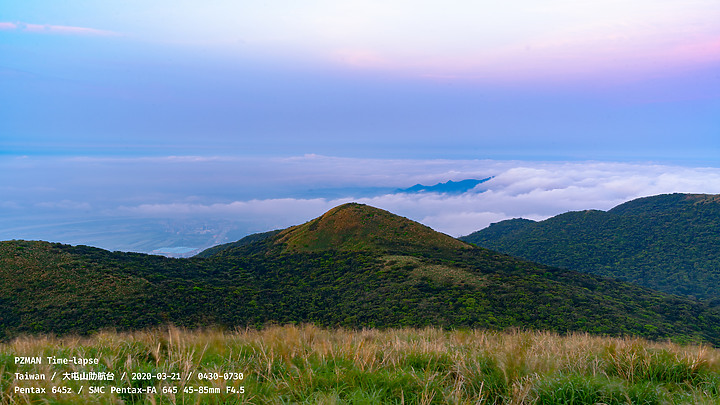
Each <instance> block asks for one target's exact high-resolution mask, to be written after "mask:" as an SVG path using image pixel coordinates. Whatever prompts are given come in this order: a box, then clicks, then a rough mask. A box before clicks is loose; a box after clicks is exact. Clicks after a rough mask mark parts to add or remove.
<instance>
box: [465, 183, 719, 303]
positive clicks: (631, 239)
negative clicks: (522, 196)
mask: <svg viewBox="0 0 720 405" xmlns="http://www.w3.org/2000/svg"><path fill="white" fill-rule="evenodd" d="M462 239H463V240H465V241H467V242H471V243H475V244H477V245H479V246H483V247H487V248H489V249H494V250H498V251H501V252H504V253H507V254H511V255H514V256H517V257H523V258H525V259H527V260H533V261H536V262H540V263H544V264H547V265H552V266H559V267H564V268H568V269H573V270H578V271H583V272H588V273H593V274H598V275H602V276H607V277H614V278H619V279H621V280H626V281H630V282H633V283H637V284H640V285H643V286H646V287H649V288H653V289H656V290H660V291H665V292H668V293H673V294H682V295H691V296H694V297H697V298H701V299H711V300H712V299H715V300H718V299H720V249H718V246H720V199H719V197H718V196H713V195H687V194H672V195H661V196H655V197H648V198H641V199H638V200H634V201H631V202H628V203H625V204H622V205H620V206H618V207H615V208H613V209H612V210H610V211H608V212H603V211H582V212H569V213H566V214H562V215H558V216H556V217H553V218H550V219H548V220H545V221H541V222H532V221H527V220H524V221H523V220H511V221H503V222H501V223H498V224H494V225H491V226H490V227H488V228H486V229H483V230H481V231H478V232H475V233H473V234H471V235H468V236H466V237H464V238H462ZM718 302H720V301H718Z"/></svg>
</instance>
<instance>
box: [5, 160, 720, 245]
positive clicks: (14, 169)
mask: <svg viewBox="0 0 720 405" xmlns="http://www.w3.org/2000/svg"><path fill="white" fill-rule="evenodd" d="M0 166H3V167H0V168H1V169H4V170H3V172H4V173H5V174H4V175H2V176H3V177H2V178H0V195H1V196H2V197H0V208H2V211H1V212H2V214H0V225H1V226H0V239H2V240H6V239H16V238H23V239H42V240H55V241H60V242H66V243H73V244H76V243H83V244H89V245H95V246H100V247H104V248H108V249H118V250H141V251H152V250H154V249H156V248H160V247H162V246H152V244H151V243H150V242H148V244H147V245H143V246H141V247H137V246H136V247H135V248H133V249H130V248H128V247H127V240H131V239H132V238H133V229H134V227H136V228H137V238H142V237H143V233H147V232H148V229H155V231H156V232H166V233H174V234H181V233H182V232H191V231H190V230H188V229H191V228H192V232H193V233H194V234H195V237H194V239H193V242H192V243H194V244H203V245H210V244H216V243H220V242H224V241H230V240H234V239H237V238H239V237H240V236H242V235H245V234H249V233H254V232H261V231H266V230H271V229H278V228H284V227H287V226H291V225H295V224H299V223H303V222H305V221H308V220H310V219H312V218H314V217H317V216H319V215H321V214H322V213H323V212H325V211H327V210H329V209H330V208H332V207H334V206H337V205H339V204H342V203H345V202H350V201H356V202H360V203H365V204H369V205H372V206H375V207H378V208H382V209H385V210H388V211H391V212H393V213H396V214H399V215H402V216H405V217H408V218H410V219H413V220H416V221H419V222H421V223H423V224H425V225H428V226H430V227H432V228H433V229H435V230H438V231H441V232H444V233H447V234H449V235H452V236H462V235H467V234H469V233H471V232H474V231H476V230H479V229H482V228H484V227H486V226H488V225H489V224H491V223H493V222H498V221H501V220H503V219H508V218H520V217H522V218H528V219H533V220H542V219H545V218H548V217H550V216H553V215H557V214H560V213H563V212H567V211H575V210H586V209H599V210H607V209H610V208H612V207H614V206H616V205H618V204H621V203H623V202H625V201H628V200H631V199H634V198H638V197H643V196H649V195H656V194H663V193H674V192H682V193H708V194H715V193H720V169H718V168H712V167H687V166H675V165H667V164H656V163H625V162H588V161H582V162H530V161H497V160H397V159H357V158H340V157H329V156H318V155H305V156H298V157H283V158H277V157H268V158H258V157H252V158H249V157H192V156H190V157H188V156H180V157H144V158H45V159H39V158H27V157H16V158H9V159H4V160H3V161H2V162H1V163H0ZM8 173H14V175H13V176H10V175H8ZM488 177H491V179H490V180H488V181H486V182H484V183H481V184H479V185H478V186H477V187H475V188H474V189H472V190H469V191H467V192H464V193H460V194H440V193H428V192H421V193H403V192H398V191H397V189H400V188H407V187H410V186H412V185H414V184H424V185H433V184H437V183H441V182H446V181H448V180H453V181H459V180H464V179H484V178H488ZM92 221H94V222H92ZM103 221H113V222H107V224H108V225H103V226H104V229H105V230H106V233H107V235H102V231H98V226H97V225H98V223H103V224H104V222H103ZM83 223H87V224H90V223H93V224H94V227H92V230H91V227H90V225H88V226H87V232H86V233H87V234H86V235H83ZM118 223H120V224H122V232H120V231H118V232H119V233H123V238H122V240H123V242H120V238H118V240H117V241H115V242H114V241H113V237H112V236H111V235H112V234H113V232H114V229H113V226H116V227H117V226H118V225H117V224H118ZM183 223H193V224H195V225H194V226H193V227H189V228H188V227H185V228H184V227H183V226H179V225H178V224H183ZM63 224H67V225H63ZM112 224H115V225H112ZM132 224H139V225H132ZM168 224H171V225H168ZM153 227H155V228H153ZM69 228H72V230H73V232H72V235H71V236H70V234H67V232H65V234H66V239H68V240H63V232H64V230H67V229H69ZM161 228H162V229H161ZM221 228H222V229H221ZM230 228H232V230H233V231H232V232H228V229H230ZM198 229H201V231H198ZM204 234H207V240H206V241H204V242H203V241H202V239H201V236H202V235H204ZM109 235H110V236H109ZM181 236H182V235H181ZM211 236H212V237H211ZM174 240H177V238H176V239H174ZM98 241H101V242H100V243H99V242H98ZM154 243H156V244H162V243H170V242H162V241H156V242H154ZM173 243H175V244H177V243H179V242H177V241H176V242H173Z"/></svg>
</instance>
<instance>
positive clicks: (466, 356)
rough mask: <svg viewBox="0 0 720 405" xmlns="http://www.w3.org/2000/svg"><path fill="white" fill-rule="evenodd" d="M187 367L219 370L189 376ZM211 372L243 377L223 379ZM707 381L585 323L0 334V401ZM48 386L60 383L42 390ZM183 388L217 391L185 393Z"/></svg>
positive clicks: (221, 400) (703, 393) (680, 387)
mask: <svg viewBox="0 0 720 405" xmlns="http://www.w3.org/2000/svg"><path fill="white" fill-rule="evenodd" d="M16 356H42V357H43V362H44V363H43V364H40V365H17V364H15V361H14V359H15V357H16ZM47 356H56V357H61V358H72V357H82V358H98V359H100V364H99V365H92V366H77V365H73V364H69V365H50V364H47V362H46V361H45V360H46V359H45V357H47ZM73 371H79V372H82V371H86V372H89V371H95V372H99V371H105V372H114V373H115V377H116V378H115V380H114V381H109V382H106V381H103V382H100V381H95V382H88V381H72V380H63V379H62V378H61V377H60V376H62V373H64V372H73ZM16 372H17V373H25V372H27V373H40V374H45V375H46V378H47V379H48V380H45V381H36V380H18V379H16V378H15V373H16ZM140 372H142V373H150V374H151V375H153V376H155V375H156V374H158V373H167V374H172V373H176V374H177V375H179V376H181V379H180V380H172V379H162V378H160V379H158V378H155V377H153V378H151V379H149V380H142V379H133V378H132V373H140ZM53 373H56V375H57V376H56V378H55V379H54V380H53V381H50V380H49V379H50V378H51V376H52V375H53ZM123 373H125V375H124V376H123ZM190 373H192V374H190ZM198 373H218V375H219V378H216V379H210V380H207V379H200V378H199V377H198ZM225 373H243V378H242V379H238V378H237V377H239V376H237V375H235V376H234V377H236V378H235V379H232V378H230V379H225V378H223V375H224V374H225ZM188 375H191V377H190V378H188ZM211 376H212V375H211ZM228 377H231V376H228ZM719 384H720V350H718V349H714V348H710V347H705V346H678V345H675V344H671V343H658V342H649V341H645V340H640V339H635V338H626V339H617V338H604V337H597V336H591V335H586V334H573V335H569V336H559V335H556V334H553V333H547V332H531V331H510V332H493V331H484V330H459V331H444V330H440V329H435V328H426V329H388V330H376V329H366V330H357V331H353V330H344V329H322V328H318V327H315V326H311V325H302V326H282V327H280V326H273V327H267V328H265V329H262V330H250V329H248V330H239V331H234V332H222V331H218V330H192V331H191V330H185V329H179V328H175V327H167V328H162V329H153V330H146V331H138V332H132V333H114V332H100V333H97V334H95V335H93V336H91V337H62V338H56V337H48V336H42V337H22V338H17V339H15V340H13V341H10V342H7V343H3V344H0V395H1V397H0V401H1V402H2V403H3V404H29V403H49V404H78V403H80V404H83V403H84V404H96V403H100V404H121V403H139V404H206V403H207V404H226V403H227V404H244V403H248V404H290V403H308V404H316V403H325V404H341V403H362V404H366V403H369V404H372V403H389V404H594V403H604V404H665V403H688V404H696V403H708V404H711V403H712V404H718V403H720V386H719ZM90 385H94V386H105V387H106V392H105V393H94V394H91V393H89V386H90ZM81 386H83V392H82V393H81V394H78V393H77V392H78V391H79V390H80V387H81ZM111 386H115V387H131V386H132V387H144V386H152V387H154V388H155V389H156V390H157V394H153V393H150V394H131V393H110V388H109V387H111ZM15 387H22V388H27V387H38V388H40V387H44V388H45V389H46V393H45V394H32V393H30V394H28V393H17V392H15ZM52 387H55V388H56V390H57V389H58V387H61V388H63V387H64V388H66V389H72V390H73V393H72V394H66V393H57V392H56V393H53V392H52ZM190 387H193V388H195V389H196V390H197V389H198V388H199V387H206V388H205V389H208V390H210V389H219V390H220V392H219V393H215V392H213V391H211V390H210V393H198V392H185V390H186V389H189V388H190ZM241 387H242V388H243V389H244V393H240V391H241ZM174 388H176V389H177V392H172V390H173V389H174ZM233 390H234V392H232V391H233ZM163 391H169V392H165V393H163Z"/></svg>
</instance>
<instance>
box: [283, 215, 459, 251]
mask: <svg viewBox="0 0 720 405" xmlns="http://www.w3.org/2000/svg"><path fill="white" fill-rule="evenodd" d="M276 243H279V244H283V245H284V251H285V252H316V251H322V250H345V251H360V250H364V251H381V252H393V251H404V252H409V251H422V250H428V249H430V250H440V251H448V252H449V251H452V250H456V249H468V248H470V247H471V246H470V245H468V244H467V243H465V242H461V241H459V240H457V239H455V238H453V237H451V236H448V235H445V234H443V233H440V232H436V231H434V230H432V229H431V228H429V227H427V226H425V225H422V224H420V223H417V222H415V221H411V220H409V219H407V218H404V217H401V216H398V215H395V214H392V213H390V212H387V211H385V210H381V209H379V208H375V207H371V206H369V205H365V204H357V203H349V204H343V205H340V206H338V207H335V208H333V209H331V210H330V211H328V212H326V213H325V214H323V215H322V216H320V217H318V218H315V219H313V220H312V221H309V222H306V223H304V224H302V225H298V226H294V227H291V228H287V229H286V230H284V231H282V232H280V233H279V234H278V235H277V239H276Z"/></svg>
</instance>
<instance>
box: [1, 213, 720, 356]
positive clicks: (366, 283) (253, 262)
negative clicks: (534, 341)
mask: <svg viewBox="0 0 720 405" xmlns="http://www.w3.org/2000/svg"><path fill="white" fill-rule="evenodd" d="M405 232H408V234H407V235H406V234H405ZM348 235H350V236H348ZM86 293H87V294H86ZM0 297H2V300H1V301H0V306H2V309H3V311H2V315H0V317H2V318H0V320H1V321H2V325H1V326H2V329H0V331H1V332H2V334H3V337H4V338H6V339H7V338H9V337H12V336H14V335H17V334H20V333H43V332H44V333H47V332H54V333H59V334H65V333H73V332H74V333H90V332H93V331H97V330H100V329H103V328H117V329H121V330H130V329H137V328H143V327H147V326H150V325H159V324H165V323H174V324H176V325H179V326H188V327H198V326H201V327H202V326H221V327H227V328H233V327H237V326H257V327H261V326H263V325H267V324H268V323H280V324H287V323H291V324H297V323H303V322H310V323H313V324H316V325H322V326H344V327H351V328H362V327H382V328H387V327H422V326H430V325H432V326H437V327H444V328H466V327H467V328H486V329H507V328H513V327H522V328H531V329H538V330H550V331H556V332H562V333H565V332H568V331H585V332H591V333H595V334H607V335H615V336H620V335H638V336H644V337H647V338H652V339H674V340H677V341H685V342H689V341H698V342H699V341H703V342H710V343H712V344H715V345H720V314H719V313H718V311H717V310H713V309H710V308H708V307H707V306H705V305H702V304H699V303H697V302H695V301H693V300H690V299H684V298H680V297H674V296H668V295H665V294H661V293H657V292H654V291H651V290H646V289H643V288H640V287H636V286H633V285H630V284H625V283H622V282H618V281H614V280H609V279H603V278H599V277H595V276H592V275H587V274H582V273H577V272H571V271H564V270H560V269H557V268H552V267H547V266H542V265H538V264H535V263H531V262H526V261H522V260H518V259H515V258H512V257H510V256H506V255H503V254H499V253H496V252H492V251H488V250H485V249H480V248H475V247H472V246H470V245H467V244H465V243H462V242H459V241H456V240H454V239H452V238H450V237H449V236H447V235H443V234H440V233H436V232H434V231H432V230H431V229H430V228H427V227H425V226H423V225H420V224H417V223H415V222H412V221H409V220H407V219H405V218H402V217H398V216H395V215H393V214H390V213H388V212H386V211H382V210H378V209H376V208H372V207H367V206H363V205H359V204H350V205H345V206H341V207H338V208H337V209H335V210H332V211H330V212H329V213H328V214H326V215H324V216H323V217H321V218H320V219H317V220H313V221H310V222H308V223H306V224H304V225H300V226H298V227H294V228H289V229H287V230H285V231H282V232H280V233H277V234H273V235H268V236H267V237H265V238H259V240H257V241H255V242H252V243H248V244H245V243H243V244H232V245H227V246H225V247H224V248H222V249H218V250H216V251H214V253H212V254H210V255H208V257H205V258H192V259H168V258H163V257H159V256H148V255H142V254H133V253H120V252H108V251H104V250H101V249H95V248H90V247H86V246H75V247H73V246H67V245H60V244H50V243H44V242H23V241H11V242H3V243H0Z"/></svg>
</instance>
